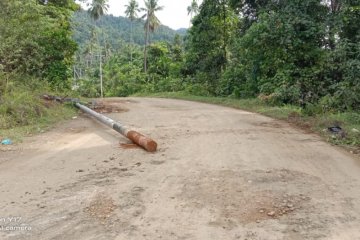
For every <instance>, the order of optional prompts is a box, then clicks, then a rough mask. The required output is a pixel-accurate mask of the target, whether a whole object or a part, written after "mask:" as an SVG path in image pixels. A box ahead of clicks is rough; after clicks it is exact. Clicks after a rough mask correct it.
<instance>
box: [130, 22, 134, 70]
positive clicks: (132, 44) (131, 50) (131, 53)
mask: <svg viewBox="0 0 360 240" xmlns="http://www.w3.org/2000/svg"><path fill="white" fill-rule="evenodd" d="M130 21H131V23H130V62H131V63H132V61H133V60H132V59H133V46H134V39H133V20H130Z"/></svg>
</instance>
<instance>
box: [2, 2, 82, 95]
mask: <svg viewBox="0 0 360 240" xmlns="http://www.w3.org/2000/svg"><path fill="white" fill-rule="evenodd" d="M76 8H77V5H76V4H75V3H74V1H70V0H61V1H60V0H49V1H46V3H44V2H43V1H37V0H29V1H21V0H11V1H10V0H2V1H1V2H0V75H2V76H5V77H3V78H1V79H2V84H1V86H2V88H1V89H0V90H2V91H4V85H6V84H7V83H4V81H5V80H4V79H9V77H11V76H14V75H16V76H19V75H24V76H25V75H26V76H32V77H37V78H39V79H44V80H47V81H48V82H49V83H50V84H51V85H52V86H53V87H60V88H63V87H69V84H68V82H67V79H68V77H69V76H70V75H71V71H69V70H70V69H71V65H72V59H73V54H74V53H75V51H76V43H75V42H74V41H73V40H72V39H71V27H70V21H69V19H70V17H71V12H72V11H73V10H75V9H76ZM26 79H27V78H24V80H23V81H26Z"/></svg>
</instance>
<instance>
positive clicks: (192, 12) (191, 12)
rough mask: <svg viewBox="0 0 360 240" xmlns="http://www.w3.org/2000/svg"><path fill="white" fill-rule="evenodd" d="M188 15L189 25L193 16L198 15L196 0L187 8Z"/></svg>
mask: <svg viewBox="0 0 360 240" xmlns="http://www.w3.org/2000/svg"><path fill="white" fill-rule="evenodd" d="M187 11H188V15H190V24H191V20H192V18H193V16H194V15H196V14H198V12H199V5H198V3H197V0H192V2H191V5H190V6H188V7H187Z"/></svg>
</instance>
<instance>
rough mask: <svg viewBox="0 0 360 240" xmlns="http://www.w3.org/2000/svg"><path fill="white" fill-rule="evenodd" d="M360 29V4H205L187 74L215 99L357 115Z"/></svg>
mask: <svg viewBox="0 0 360 240" xmlns="http://www.w3.org/2000/svg"><path fill="white" fill-rule="evenodd" d="M234 15H235V16H236V17H234ZM235 24H236V27H234V25H235ZM359 24H360V6H359V1H352V0H345V1H336V0H334V1H331V2H329V3H324V2H323V1H320V0H306V1H302V0H280V1H260V0H259V1H257V0H245V1H231V0H228V1H227V0H221V1H220V0H205V1H204V2H203V4H202V5H201V8H200V13H199V14H198V15H197V16H196V17H195V19H194V21H193V25H194V26H193V27H192V28H191V30H190V32H189V37H188V41H187V50H188V52H187V58H186V63H187V64H186V65H185V70H186V71H185V72H186V74H187V75H189V76H192V77H193V78H194V79H195V80H196V82H198V83H199V84H201V85H202V86H204V88H206V89H208V90H209V91H210V92H211V93H214V94H217V95H234V96H237V97H256V96H260V97H261V98H262V99H264V100H267V101H270V102H272V103H277V104H281V103H291V104H298V105H301V106H303V107H307V108H309V109H312V110H314V108H315V107H314V106H315V105H316V106H319V108H321V109H323V108H327V109H333V108H338V109H358V110H359V109H360V92H359V87H360V80H359V70H360V65H359V64H360V57H359V56H360V52H359V50H360V48H359V47H360V41H359V36H360V35H359V29H360V27H359ZM321 109H317V110H321ZM315 110H316V109H315Z"/></svg>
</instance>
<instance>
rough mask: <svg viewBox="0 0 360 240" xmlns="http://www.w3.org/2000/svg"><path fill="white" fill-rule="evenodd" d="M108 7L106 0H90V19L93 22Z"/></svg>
mask: <svg viewBox="0 0 360 240" xmlns="http://www.w3.org/2000/svg"><path fill="white" fill-rule="evenodd" d="M108 8H109V5H108V0H92V3H91V6H90V9H89V14H90V17H91V18H92V19H94V21H95V23H96V22H97V21H98V20H99V19H100V17H101V16H103V15H104V14H105V13H106V12H107V10H108ZM99 58H100V95H101V97H104V93H103V77H102V52H101V46H100V56H99Z"/></svg>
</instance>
